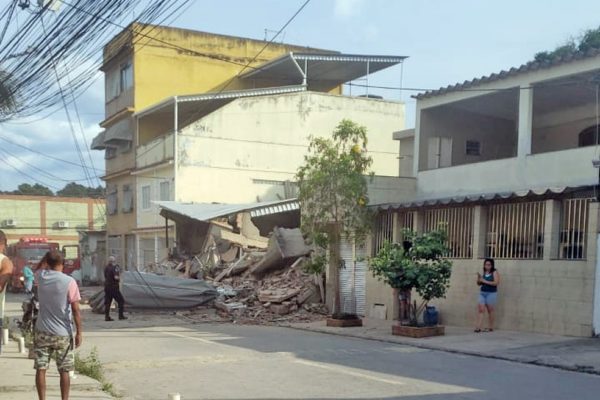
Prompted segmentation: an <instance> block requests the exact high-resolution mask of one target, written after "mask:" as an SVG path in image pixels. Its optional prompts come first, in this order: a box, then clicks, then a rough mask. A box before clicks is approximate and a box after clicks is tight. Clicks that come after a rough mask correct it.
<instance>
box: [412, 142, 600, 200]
mask: <svg viewBox="0 0 600 400" xmlns="http://www.w3.org/2000/svg"><path fill="white" fill-rule="evenodd" d="M596 152H597V150H596V148H595V147H583V148H578V149H569V150H562V151H555V152H550V153H542V154H533V155H529V156H526V157H514V158H506V159H502V160H493V161H483V162H479V163H472V164H465V165H459V166H455V167H447V168H440V169H434V170H428V171H421V172H419V176H418V182H419V183H418V185H417V188H418V196H419V197H422V198H442V197H454V196H460V195H470V194H485V193H498V192H509V191H518V190H526V189H540V188H549V187H565V186H585V185H595V184H597V183H598V176H597V174H598V171H597V170H596V169H594V168H593V166H592V160H593V159H595V158H597V155H596Z"/></svg>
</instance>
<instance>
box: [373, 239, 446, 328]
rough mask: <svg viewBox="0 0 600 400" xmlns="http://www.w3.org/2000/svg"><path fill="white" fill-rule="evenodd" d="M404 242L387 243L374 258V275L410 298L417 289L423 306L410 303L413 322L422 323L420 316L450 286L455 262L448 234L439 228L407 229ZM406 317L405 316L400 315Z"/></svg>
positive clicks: (410, 316) (410, 320) (411, 320)
mask: <svg viewBox="0 0 600 400" xmlns="http://www.w3.org/2000/svg"><path fill="white" fill-rule="evenodd" d="M403 236H404V241H403V243H390V242H387V243H385V244H384V246H383V248H382V249H381V250H380V251H379V252H378V253H377V255H376V256H375V257H373V258H371V260H370V263H369V268H370V269H371V271H372V272H373V275H374V276H375V277H377V278H378V279H379V280H381V281H383V282H385V283H386V284H388V285H389V286H391V287H392V288H394V289H398V291H399V292H400V293H401V294H402V296H403V298H405V299H410V293H411V291H412V290H413V289H414V290H415V291H416V292H417V294H418V295H419V296H420V297H421V299H422V302H421V305H420V306H418V307H417V305H416V302H415V304H414V305H411V304H410V300H408V302H407V303H408V307H409V323H410V325H413V326H416V325H418V320H419V316H420V315H421V313H422V312H423V311H424V310H425V307H426V306H427V304H428V303H429V302H430V301H431V300H433V299H437V298H444V297H445V296H446V291H447V290H448V287H449V285H450V275H451V273H452V262H450V260H448V259H447V258H446V255H447V254H448V251H449V250H448V247H447V245H446V242H447V234H446V232H445V231H444V230H435V231H431V232H427V233H424V234H417V233H415V232H413V231H410V230H405V231H404V232H403ZM400 320H402V318H400Z"/></svg>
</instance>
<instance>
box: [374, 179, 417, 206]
mask: <svg viewBox="0 0 600 400" xmlns="http://www.w3.org/2000/svg"><path fill="white" fill-rule="evenodd" d="M416 188H417V180H416V179H414V178H396V177H391V176H374V177H373V178H372V179H370V180H369V182H368V193H369V204H384V203H400V202H402V201H410V200H412V199H413V198H414V197H415V194H416Z"/></svg>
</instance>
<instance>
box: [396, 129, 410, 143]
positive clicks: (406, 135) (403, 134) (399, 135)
mask: <svg viewBox="0 0 600 400" xmlns="http://www.w3.org/2000/svg"><path fill="white" fill-rule="evenodd" d="M414 137H415V128H411V129H404V130H402V131H396V132H394V140H403V139H410V138H414Z"/></svg>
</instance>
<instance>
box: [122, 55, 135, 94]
mask: <svg viewBox="0 0 600 400" xmlns="http://www.w3.org/2000/svg"><path fill="white" fill-rule="evenodd" d="M132 86H133V68H132V66H131V61H128V62H126V63H125V64H121V68H120V69H119V90H120V93H123V92H124V91H126V90H128V89H130V88H131V87H132ZM120 93H119V94H120Z"/></svg>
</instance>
